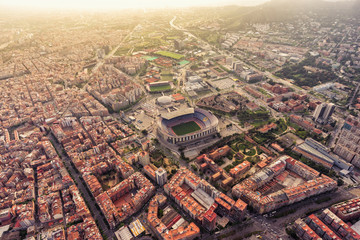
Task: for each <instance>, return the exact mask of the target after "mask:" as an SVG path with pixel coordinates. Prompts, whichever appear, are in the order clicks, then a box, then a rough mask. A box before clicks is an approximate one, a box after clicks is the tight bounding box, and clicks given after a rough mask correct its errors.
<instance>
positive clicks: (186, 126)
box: [171, 121, 201, 136]
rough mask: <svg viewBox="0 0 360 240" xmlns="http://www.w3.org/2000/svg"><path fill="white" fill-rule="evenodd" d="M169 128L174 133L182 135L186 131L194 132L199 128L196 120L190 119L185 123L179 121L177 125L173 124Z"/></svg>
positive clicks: (186, 132)
mask: <svg viewBox="0 0 360 240" xmlns="http://www.w3.org/2000/svg"><path fill="white" fill-rule="evenodd" d="M171 129H172V130H173V131H174V133H175V134H176V135H178V136H182V135H186V134H188V133H192V132H196V131H198V130H200V129H201V128H200V127H199V125H198V124H197V123H196V122H194V121H191V122H186V123H180V124H179V125H176V126H173V127H172V128H171Z"/></svg>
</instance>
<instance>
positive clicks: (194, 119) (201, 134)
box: [157, 108, 219, 145]
mask: <svg viewBox="0 0 360 240" xmlns="http://www.w3.org/2000/svg"><path fill="white" fill-rule="evenodd" d="M218 123H219V121H218V119H217V118H216V117H215V116H214V115H213V114H212V113H211V112H209V111H206V110H203V109H200V108H196V109H194V108H188V109H185V110H179V111H175V112H170V113H165V114H161V117H160V118H159V121H158V130H157V133H158V136H159V137H160V138H161V139H162V140H164V141H166V142H168V143H170V144H174V145H175V144H176V145H184V144H185V143H190V142H193V141H196V140H199V139H203V138H206V137H209V136H212V135H214V134H217V132H218V128H217V127H218Z"/></svg>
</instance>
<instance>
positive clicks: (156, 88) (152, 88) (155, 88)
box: [150, 85, 171, 92]
mask: <svg viewBox="0 0 360 240" xmlns="http://www.w3.org/2000/svg"><path fill="white" fill-rule="evenodd" d="M170 89H171V86H170V85H164V86H150V91H151V92H161V91H167V90H170Z"/></svg>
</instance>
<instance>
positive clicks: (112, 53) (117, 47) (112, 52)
mask: <svg viewBox="0 0 360 240" xmlns="http://www.w3.org/2000/svg"><path fill="white" fill-rule="evenodd" d="M138 26H139V25H136V26H135V27H134V28H133V30H132V31H131V32H130V33H129V34H128V35H126V36H125V37H124V38H123V39H122V40H121V41H120V43H119V44H118V45H117V46H116V47H115V48H114V49H113V50H111V51H110V52H109V54H108V55H106V56H105V57H104V59H102V60H100V61H98V63H96V65H95V67H94V68H93V70H92V72H96V71H97V69H98V68H99V67H100V66H102V65H103V64H104V63H105V59H108V58H111V57H112V56H114V54H115V53H116V51H117V50H118V49H119V48H120V47H121V46H122V44H123V43H124V42H125V41H126V40H127V39H128V38H129V37H131V35H132V34H133V32H134V30H135V29H136V28H137V27H138Z"/></svg>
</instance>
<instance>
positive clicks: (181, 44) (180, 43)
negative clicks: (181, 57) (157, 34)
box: [174, 39, 184, 50]
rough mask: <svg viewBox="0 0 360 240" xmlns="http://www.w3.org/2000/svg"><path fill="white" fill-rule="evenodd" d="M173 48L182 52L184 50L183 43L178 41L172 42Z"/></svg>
mask: <svg viewBox="0 0 360 240" xmlns="http://www.w3.org/2000/svg"><path fill="white" fill-rule="evenodd" d="M174 47H175V49H176V50H182V49H184V42H183V41H181V40H178V39H175V40H174Z"/></svg>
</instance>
